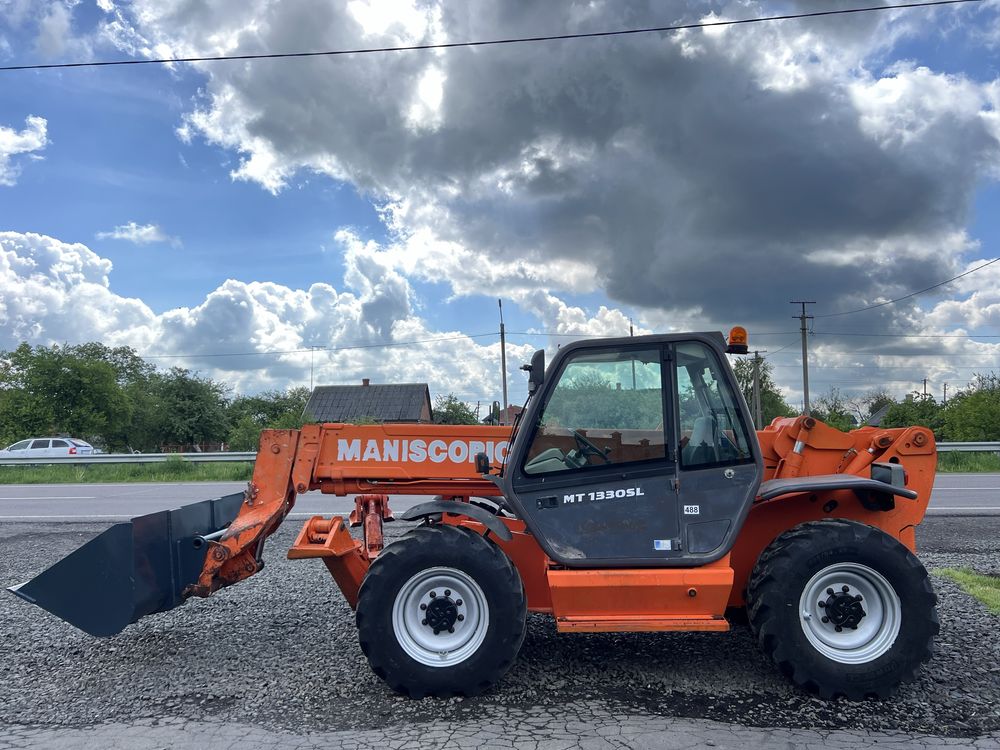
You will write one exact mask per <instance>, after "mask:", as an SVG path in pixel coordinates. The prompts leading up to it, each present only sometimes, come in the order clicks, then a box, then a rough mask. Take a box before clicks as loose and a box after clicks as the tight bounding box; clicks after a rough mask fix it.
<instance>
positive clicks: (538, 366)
mask: <svg viewBox="0 0 1000 750" xmlns="http://www.w3.org/2000/svg"><path fill="white" fill-rule="evenodd" d="M521 369H522V370H525V371H527V373H528V393H534V392H535V391H537V390H538V388H539V387H540V386H541V385H542V383H544V382H545V350H544V349H539V350H538V351H537V352H535V353H534V354H533V355H531V364H530V365H521Z"/></svg>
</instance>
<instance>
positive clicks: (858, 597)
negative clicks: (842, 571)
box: [854, 594, 861, 602]
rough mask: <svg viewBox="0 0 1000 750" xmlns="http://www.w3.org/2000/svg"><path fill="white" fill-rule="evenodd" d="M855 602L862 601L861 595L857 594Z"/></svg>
mask: <svg viewBox="0 0 1000 750" xmlns="http://www.w3.org/2000/svg"><path fill="white" fill-rule="evenodd" d="M854 601H856V602H860V601H861V594H857V595H856V596H855V597H854Z"/></svg>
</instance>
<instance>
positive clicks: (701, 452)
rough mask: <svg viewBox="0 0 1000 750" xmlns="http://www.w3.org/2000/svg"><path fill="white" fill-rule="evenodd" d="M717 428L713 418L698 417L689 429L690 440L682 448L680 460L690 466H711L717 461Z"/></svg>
mask: <svg viewBox="0 0 1000 750" xmlns="http://www.w3.org/2000/svg"><path fill="white" fill-rule="evenodd" d="M718 429H719V426H718V424H717V423H716V421H715V417H714V416H709V417H698V418H697V419H695V420H694V426H693V427H692V428H691V439H690V440H688V444H687V445H685V446H684V451H683V453H682V458H683V460H684V463H685V464H687V465H689V466H691V465H697V464H711V463H715V462H716V461H718V460H719V440H718Z"/></svg>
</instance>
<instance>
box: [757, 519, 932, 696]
mask: <svg viewBox="0 0 1000 750" xmlns="http://www.w3.org/2000/svg"><path fill="white" fill-rule="evenodd" d="M747 602H748V613H749V619H750V626H751V628H752V629H753V632H754V634H755V636H756V638H757V642H758V644H759V645H760V647H761V648H762V649H763V650H764V652H765V653H766V654H768V656H770V657H771V658H772V659H773V660H774V662H775V663H776V664H777V665H778V668H779V669H780V670H781V671H782V673H784V674H785V675H786V676H788V677H790V678H791V679H792V680H793V681H794V682H795V683H797V684H798V685H801V686H802V687H804V688H806V689H807V690H810V691H811V692H815V693H819V695H820V696H821V697H823V698H833V697H836V696H838V695H845V696H847V697H848V698H851V699H854V700H859V699H861V698H865V697H868V696H876V697H880V698H882V697H888V696H889V695H892V693H894V692H895V690H896V689H897V688H898V686H899V684H900V683H902V682H909V681H911V680H913V679H914V678H915V677H916V673H917V670H918V669H919V668H920V665H921V664H922V663H923V662H925V661H927V660H928V659H929V658H930V657H931V653H932V651H933V641H934V636H935V635H937V632H938V618H937V610H936V606H935V605H936V603H937V597H936V596H935V595H934V591H933V589H932V588H931V585H930V581H929V580H928V577H927V571H926V570H924V567H923V565H921V564H920V561H919V560H917V558H916V557H915V556H914V555H913V554H912V553H911V552H910V551H909V550H908V549H907V548H906V547H904V546H903V545H902V544H900V543H899V542H898V541H897V540H895V539H893V538H892V537H890V536H889V535H888V534H885V533H884V532H882V531H880V530H878V529H875V528H873V527H871V526H867V525H865V524H861V523H857V522H855V521H846V520H840V519H836V520H833V519H831V520H826V521H815V522H810V523H804V524H802V525H800V526H797V527H795V528H794V529H792V530H790V531H788V532H786V533H784V534H782V535H781V536H779V537H778V538H777V539H776V540H775V541H774V542H773V543H772V544H771V545H770V546H769V547H768V548H767V549H766V550H764V552H763V553H762V554H761V556H760V559H759V560H758V561H757V565H756V567H755V568H754V571H753V573H752V574H751V576H750V583H749V585H748V588H747Z"/></svg>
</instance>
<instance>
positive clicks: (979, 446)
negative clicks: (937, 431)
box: [937, 443, 1000, 453]
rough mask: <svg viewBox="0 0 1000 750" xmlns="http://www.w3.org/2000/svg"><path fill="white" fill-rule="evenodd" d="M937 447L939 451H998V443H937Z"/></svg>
mask: <svg viewBox="0 0 1000 750" xmlns="http://www.w3.org/2000/svg"><path fill="white" fill-rule="evenodd" d="M937 449H938V451H939V452H941V453H947V452H948V451H963V452H967V453H971V452H973V451H984V452H985V451H990V452H992V453H1000V443H938V444H937Z"/></svg>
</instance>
